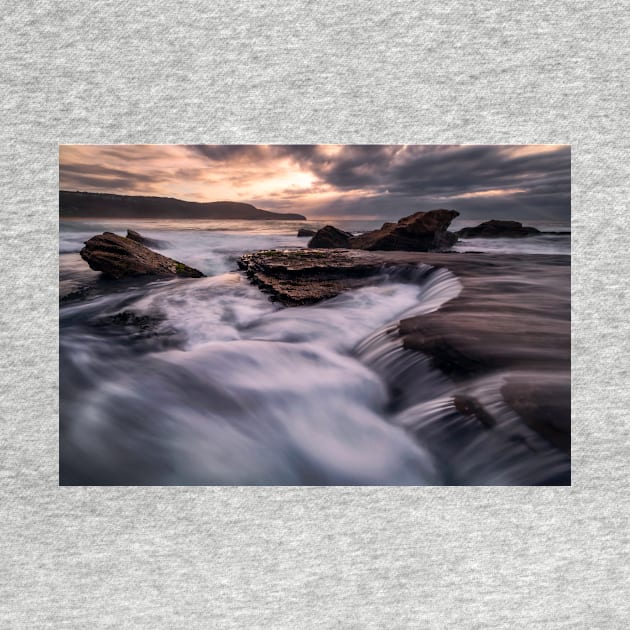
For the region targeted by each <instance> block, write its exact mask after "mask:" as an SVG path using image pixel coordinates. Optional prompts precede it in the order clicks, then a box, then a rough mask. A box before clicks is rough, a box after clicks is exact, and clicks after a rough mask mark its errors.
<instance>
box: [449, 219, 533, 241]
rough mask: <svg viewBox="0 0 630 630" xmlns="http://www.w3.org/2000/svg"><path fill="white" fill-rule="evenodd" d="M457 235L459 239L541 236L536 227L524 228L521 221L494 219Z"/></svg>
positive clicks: (460, 231)
mask: <svg viewBox="0 0 630 630" xmlns="http://www.w3.org/2000/svg"><path fill="white" fill-rule="evenodd" d="M456 234H457V235H458V236H459V238H523V237H525V236H533V235H535V234H541V232H540V230H537V229H536V228H535V227H527V226H523V224H522V223H520V222H519V221H499V220H496V219H493V220H491V221H485V222H484V223H480V224H479V225H477V226H476V227H468V228H462V229H461V230H459V231H458V232H456Z"/></svg>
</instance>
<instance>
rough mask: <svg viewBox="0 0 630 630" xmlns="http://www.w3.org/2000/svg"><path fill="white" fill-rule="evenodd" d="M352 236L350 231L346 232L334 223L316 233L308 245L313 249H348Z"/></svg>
mask: <svg viewBox="0 0 630 630" xmlns="http://www.w3.org/2000/svg"><path fill="white" fill-rule="evenodd" d="M351 238H352V234H350V232H344V231H343V230H339V229H338V228H336V227H334V226H332V225H327V226H325V227H323V228H322V229H321V230H318V231H317V232H316V233H315V236H313V238H312V239H311V240H310V241H309V243H308V246H309V247H310V248H313V249H315V248H321V249H347V248H349V247H350V239H351Z"/></svg>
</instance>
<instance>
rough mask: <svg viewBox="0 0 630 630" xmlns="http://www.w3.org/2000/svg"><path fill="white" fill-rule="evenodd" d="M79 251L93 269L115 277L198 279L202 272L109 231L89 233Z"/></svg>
mask: <svg viewBox="0 0 630 630" xmlns="http://www.w3.org/2000/svg"><path fill="white" fill-rule="evenodd" d="M80 254H81V258H83V260H85V262H87V264H88V265H89V266H90V267H91V268H92V269H94V271H101V272H102V273H103V274H105V275H106V276H109V277H111V278H116V279H119V278H125V277H128V276H183V277H186V278H200V277H202V276H203V275H204V274H203V273H201V271H198V270H197V269H193V268H192V267H189V266H188V265H185V264H184V263H181V262H179V261H177V260H173V259H172V258H168V257H167V256H163V255H162V254H158V253H157V252H154V251H153V250H151V249H149V248H148V247H145V246H144V245H142V244H140V243H137V242H136V241H134V240H132V239H130V238H125V237H124V236H118V235H117V234H113V233H112V232H104V233H103V234H99V235H98V236H93V237H92V238H91V239H90V240H89V241H86V242H85V247H84V248H83V249H82V250H81V252H80Z"/></svg>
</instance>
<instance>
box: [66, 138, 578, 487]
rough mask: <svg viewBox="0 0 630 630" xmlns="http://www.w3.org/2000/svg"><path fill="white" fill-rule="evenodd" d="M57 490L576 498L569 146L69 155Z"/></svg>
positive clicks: (157, 148) (102, 150) (99, 148)
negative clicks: (401, 490) (487, 491)
mask: <svg viewBox="0 0 630 630" xmlns="http://www.w3.org/2000/svg"><path fill="white" fill-rule="evenodd" d="M59 171H60V172H59V178H60V190H59V297H60V306H59V325H60V334H59V353H60V417H59V483H60V485H71V486H97V485H114V486H166V485H169V486H170V485H175V486H189V485H201V486H239V485H243V486H252V485H257V486H258V485H259V486H441V485H449V486H468V485H472V486H511V485H519V486H549V485H553V486H558V485H560V486H566V485H570V484H571V455H570V449H571V148H570V146H568V145H328V144H325V145H212V144H208V145H61V146H60V148H59Z"/></svg>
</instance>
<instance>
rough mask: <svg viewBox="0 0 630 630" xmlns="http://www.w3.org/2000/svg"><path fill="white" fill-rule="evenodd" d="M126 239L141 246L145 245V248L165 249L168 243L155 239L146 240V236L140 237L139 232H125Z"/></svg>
mask: <svg viewBox="0 0 630 630" xmlns="http://www.w3.org/2000/svg"><path fill="white" fill-rule="evenodd" d="M127 238H129V239H131V240H132V241H136V243H140V244H141V245H145V246H146V247H157V248H160V247H167V246H168V243H167V242H166V241H159V240H157V239H153V238H148V237H146V236H142V234H140V233H139V232H136V231H135V230H127Z"/></svg>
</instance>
